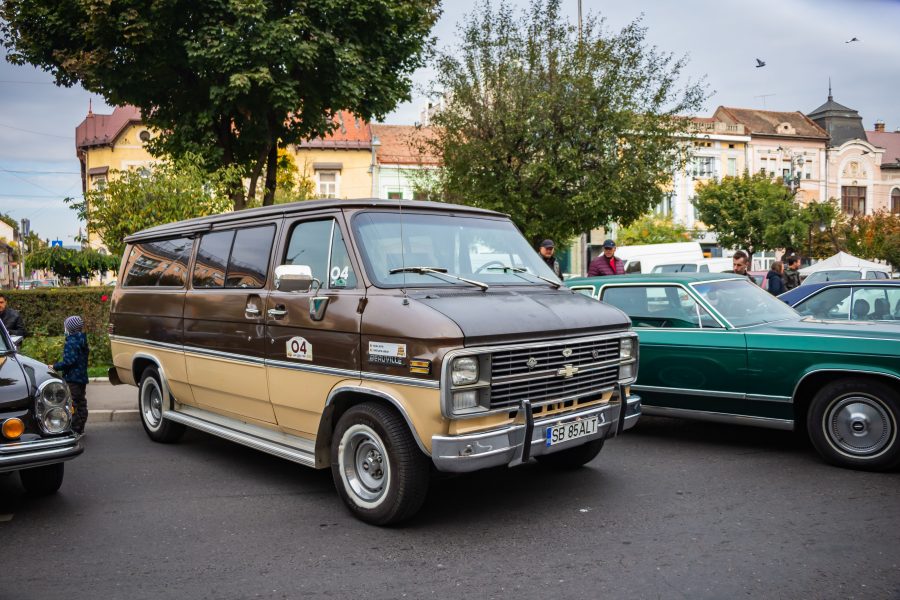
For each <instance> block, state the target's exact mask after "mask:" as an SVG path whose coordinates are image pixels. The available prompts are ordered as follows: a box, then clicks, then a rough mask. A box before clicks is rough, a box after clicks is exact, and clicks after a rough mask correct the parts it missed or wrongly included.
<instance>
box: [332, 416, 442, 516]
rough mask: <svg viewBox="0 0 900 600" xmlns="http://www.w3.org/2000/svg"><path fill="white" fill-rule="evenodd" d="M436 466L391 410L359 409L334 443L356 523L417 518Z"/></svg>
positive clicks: (340, 487) (339, 482)
mask: <svg viewBox="0 0 900 600" xmlns="http://www.w3.org/2000/svg"><path fill="white" fill-rule="evenodd" d="M430 470H431V465H430V464H429V461H428V458H427V457H426V456H425V455H424V454H423V453H422V452H421V451H420V450H419V447H418V445H417V444H416V441H415V439H413V436H412V433H411V432H410V430H409V427H407V425H406V422H405V421H404V420H403V418H402V417H401V416H400V415H398V414H397V412H396V411H394V410H393V409H391V408H388V407H386V406H383V405H381V404H375V403H365V404H359V405H357V406H354V407H352V408H350V409H349V410H348V411H347V412H345V413H344V414H343V415H342V416H341V418H340V420H338V424H337V427H336V428H335V430H334V436H333V438H332V443H331V475H332V478H333V479H334V486H335V488H337V492H338V495H339V496H340V497H341V500H343V501H344V504H346V505H347V508H349V509H350V512H352V513H353V514H354V515H355V516H356V517H358V518H359V519H361V520H363V521H365V522H367V523H372V524H373V525H391V524H394V523H399V522H401V521H404V520H406V519H408V518H410V517H412V516H413V515H414V514H415V513H416V512H417V511H418V510H419V508H421V506H422V503H423V502H424V501H425V495H426V493H427V492H428V483H429V477H430Z"/></svg>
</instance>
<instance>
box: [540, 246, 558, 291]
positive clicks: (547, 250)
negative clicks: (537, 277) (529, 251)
mask: <svg viewBox="0 0 900 600" xmlns="http://www.w3.org/2000/svg"><path fill="white" fill-rule="evenodd" d="M555 251H556V244H554V243H553V240H544V241H543V242H541V245H540V247H539V248H538V254H540V255H541V259H542V260H543V261H544V262H545V263H547V266H548V267H550V270H551V271H553V274H554V275H556V276H557V277H559V279H560V281H562V269H561V268H560V266H559V261H558V260H556V257H555V256H553V253H554V252H555Z"/></svg>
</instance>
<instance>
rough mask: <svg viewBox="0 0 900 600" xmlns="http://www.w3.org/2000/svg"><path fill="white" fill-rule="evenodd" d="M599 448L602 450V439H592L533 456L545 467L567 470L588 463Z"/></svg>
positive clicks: (594, 456)
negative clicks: (563, 448) (550, 452)
mask: <svg viewBox="0 0 900 600" xmlns="http://www.w3.org/2000/svg"><path fill="white" fill-rule="evenodd" d="M601 450H603V440H594V441H592V442H588V443H586V444H582V445H580V446H575V447H574V448H567V449H565V450H560V451H559V452H554V453H553V454H544V455H543V456H535V457H534V458H535V460H537V461H538V462H539V463H541V464H542V465H544V466H545V467H551V468H554V469H563V470H569V469H577V468H579V467H583V466H584V465H586V464H588V463H589V462H591V461H592V460H594V459H595V458H597V455H598V454H600V451H601Z"/></svg>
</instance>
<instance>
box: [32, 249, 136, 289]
mask: <svg viewBox="0 0 900 600" xmlns="http://www.w3.org/2000/svg"><path fill="white" fill-rule="evenodd" d="M120 257H121V254H120V255H118V256H110V255H109V254H106V253H102V252H99V251H97V250H94V249H93V248H84V249H81V250H73V249H71V248H60V247H44V248H41V249H40V250H35V251H34V252H31V253H29V254H28V255H27V256H26V257H25V269H26V271H28V272H31V271H34V270H38V269H42V270H46V271H53V272H54V273H56V274H57V275H58V276H59V277H62V278H64V279H68V280H69V281H70V282H72V283H74V282H75V281H76V280H77V279H78V278H85V279H88V278H90V277H91V276H93V275H94V274H96V273H103V272H106V271H115V270H116V269H118V268H119V260H120Z"/></svg>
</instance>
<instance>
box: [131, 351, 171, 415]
mask: <svg viewBox="0 0 900 600" xmlns="http://www.w3.org/2000/svg"><path fill="white" fill-rule="evenodd" d="M147 367H155V368H156V370H157V371H158V372H159V377H160V379H161V380H162V381H160V383H161V384H162V393H163V411H167V410H171V408H172V394H170V393H169V381H168V379H167V378H166V370H165V369H163V366H162V362H161V361H160V360H159V359H158V358H157V357H155V356H153V355H152V354H146V353H144V352H137V353H135V354H134V356H133V357H132V359H131V374H132V376H133V377H134V381H135V384H136V385H137V386H138V393H140V389H141V375H142V374H143V373H144V371H145V370H146V369H147Z"/></svg>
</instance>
